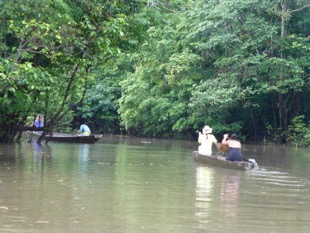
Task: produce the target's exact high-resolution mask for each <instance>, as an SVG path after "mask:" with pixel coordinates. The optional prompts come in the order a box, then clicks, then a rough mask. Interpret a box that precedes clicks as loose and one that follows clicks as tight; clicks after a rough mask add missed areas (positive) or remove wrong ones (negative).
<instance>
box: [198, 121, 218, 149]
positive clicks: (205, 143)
mask: <svg viewBox="0 0 310 233" xmlns="http://www.w3.org/2000/svg"><path fill="white" fill-rule="evenodd" d="M198 143H200V146H199V147H198V153H199V154H201V155H212V143H214V144H216V143H217V140H216V138H215V137H214V135H213V134H212V128H210V127H209V126H208V125H206V126H205V127H203V129H202V133H201V132H199V137H198Z"/></svg>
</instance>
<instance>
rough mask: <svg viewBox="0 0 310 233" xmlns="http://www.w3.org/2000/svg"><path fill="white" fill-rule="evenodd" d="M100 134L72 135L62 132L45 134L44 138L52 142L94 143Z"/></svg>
mask: <svg viewBox="0 0 310 233" xmlns="http://www.w3.org/2000/svg"><path fill="white" fill-rule="evenodd" d="M101 137H102V135H98V134H92V135H89V136H83V135H72V134H63V133H53V135H46V136H45V137H44V140H47V141H53V142H68V143H95V142H97V141H98V140H99V139H100V138H101Z"/></svg>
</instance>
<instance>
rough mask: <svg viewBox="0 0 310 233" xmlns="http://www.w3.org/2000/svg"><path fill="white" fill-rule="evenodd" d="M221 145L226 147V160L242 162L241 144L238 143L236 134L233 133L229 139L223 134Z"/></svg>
mask: <svg viewBox="0 0 310 233" xmlns="http://www.w3.org/2000/svg"><path fill="white" fill-rule="evenodd" d="M222 144H224V145H228V152H227V156H226V160H228V161H232V162H233V161H243V157H242V154H241V143H240V142H239V141H238V138H237V134H235V133H233V134H232V135H231V136H230V137H229V138H228V134H224V136H223V140H222Z"/></svg>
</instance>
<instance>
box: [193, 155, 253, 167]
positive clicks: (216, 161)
mask: <svg viewBox="0 0 310 233" xmlns="http://www.w3.org/2000/svg"><path fill="white" fill-rule="evenodd" d="M193 157H194V159H195V160H196V161H197V162H200V163H204V164H208V165H212V166H217V167H223V168H230V169H236V170H244V171H247V170H252V169H255V168H256V166H255V164H254V163H253V162H249V161H241V162H231V161H227V160H226V159H225V157H223V156H220V155H218V156H216V155H211V156H208V155H201V154H199V153H198V151H193ZM254 161H255V160H254ZM255 163H256V162H255Z"/></svg>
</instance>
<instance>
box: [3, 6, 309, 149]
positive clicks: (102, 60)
mask: <svg viewBox="0 0 310 233" xmlns="http://www.w3.org/2000/svg"><path fill="white" fill-rule="evenodd" d="M309 13H310V4H309V2H308V0H153V1H151V0H114V1H108V0H0V18H1V27H0V54H1V55H0V86H1V89H0V141H1V142H13V141H14V140H16V138H18V136H19V133H20V132H21V130H25V128H24V126H27V125H29V122H30V121H32V120H34V118H35V116H36V115H37V114H38V113H41V114H43V115H44V117H45V128H44V133H47V132H50V131H55V130H57V131H67V132H70V131H71V132H73V131H74V130H77V129H78V126H79V124H81V123H82V122H83V121H87V122H88V124H89V126H90V127H91V129H92V131H93V132H97V133H114V134H129V135H134V136H148V137H161V138H183V139H192V138H193V139H194V138H196V137H197V135H196V133H195V132H196V130H197V129H199V130H201V128H202V127H203V126H204V125H205V124H208V125H210V126H211V127H212V128H213V132H214V134H215V136H216V137H217V138H218V139H221V137H222V134H223V133H226V132H236V133H238V134H239V135H240V136H241V138H242V139H243V140H245V141H257V142H259V141H262V140H269V141H274V142H282V143H286V142H288V143H292V144H296V145H300V146H309V145H310V125H309V120H310V101H309V100H310V90H309V87H310V76H309V74H310V67H309V66H310V36H309V32H310V30H309V28H310V14H309Z"/></svg>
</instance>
